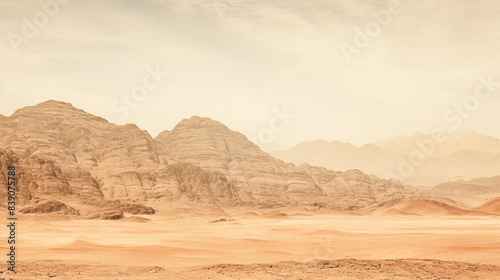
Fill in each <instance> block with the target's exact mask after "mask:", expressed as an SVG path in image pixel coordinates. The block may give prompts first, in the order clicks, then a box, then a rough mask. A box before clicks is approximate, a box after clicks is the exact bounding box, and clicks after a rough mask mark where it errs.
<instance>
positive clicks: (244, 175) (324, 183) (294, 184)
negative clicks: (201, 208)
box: [0, 101, 412, 214]
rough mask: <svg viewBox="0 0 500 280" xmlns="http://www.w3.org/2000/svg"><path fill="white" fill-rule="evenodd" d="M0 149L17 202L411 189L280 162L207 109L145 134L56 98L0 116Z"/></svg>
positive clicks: (230, 199)
mask: <svg viewBox="0 0 500 280" xmlns="http://www.w3.org/2000/svg"><path fill="white" fill-rule="evenodd" d="M0 149H1V150H0V168H1V170H2V172H3V173H1V174H2V176H0V184H2V185H5V184H6V176H5V174H6V173H5V172H6V167H7V166H8V165H10V164H14V165H16V168H17V174H18V186H17V188H18V195H19V199H20V203H21V204H27V203H30V202H33V201H35V200H41V201H42V200H53V199H57V201H60V202H63V203H67V202H68V203H67V204H68V205H71V206H72V207H75V208H76V209H77V210H80V209H79V208H78V207H79V205H85V207H92V208H94V209H95V210H96V211H94V212H99V211H97V210H100V211H104V210H105V211H107V210H110V211H111V210H113V211H122V212H125V213H131V214H154V212H155V210H154V209H152V208H151V207H148V206H145V205H147V204H148V202H149V201H152V200H161V201H164V203H169V202H173V201H178V200H180V199H188V200H191V201H195V202H199V203H207V204H213V205H222V206H228V207H230V206H239V205H258V206H259V207H273V206H274V207H275V206H279V205H292V206H293V205H306V206H307V205H315V203H316V205H318V203H321V205H326V206H328V207H331V208H342V209H347V208H355V209H357V208H360V207H365V206H368V205H371V204H374V203H377V202H381V201H384V200H386V199H387V198H389V197H407V196H411V195H412V190H411V189H408V188H406V187H404V186H402V185H401V184H398V183H394V182H391V181H386V180H381V179H379V178H377V177H375V176H368V175H365V174H363V173H362V172H359V171H349V172H344V173H343V172H335V171H331V170H327V169H325V168H318V167H312V166H301V167H297V166H295V165H294V164H290V163H285V162H283V161H281V160H278V159H276V158H274V157H273V156H271V155H270V154H268V153H265V152H263V151H262V150H261V149H260V148H259V147H258V146H257V145H255V144H254V143H252V142H251V141H249V140H248V139H247V138H246V137H245V136H244V135H242V134H240V133H238V132H235V131H232V130H230V129H229V128H227V127H226V126H225V125H223V124H221V123H219V122H217V121H214V120H211V119H209V118H200V117H192V118H190V119H185V120H183V121H182V122H180V123H179V124H178V125H177V126H176V127H175V128H174V129H173V130H172V131H165V132H163V133H161V134H160V135H158V136H157V137H156V138H155V139H153V138H152V137H151V136H150V135H149V134H148V132H146V131H144V130H141V129H140V128H138V127H137V126H135V125H133V124H128V125H122V126H120V125H115V124H112V123H109V122H108V121H106V120H104V119H102V118H100V117H96V116H93V115H91V114H88V113H86V112H84V111H82V110H79V109H76V108H74V107H73V106H71V105H70V104H67V103H63V102H58V101H47V102H44V103H41V104H39V105H37V106H32V107H26V108H23V109H20V110H17V111H16V112H15V113H14V114H13V115H12V116H10V117H5V118H1V119H0ZM1 189H2V190H1V191H4V190H5V188H3V187H2V188H1ZM1 191H0V192H1ZM69 202H71V203H69ZM39 207H40V209H43V206H39Z"/></svg>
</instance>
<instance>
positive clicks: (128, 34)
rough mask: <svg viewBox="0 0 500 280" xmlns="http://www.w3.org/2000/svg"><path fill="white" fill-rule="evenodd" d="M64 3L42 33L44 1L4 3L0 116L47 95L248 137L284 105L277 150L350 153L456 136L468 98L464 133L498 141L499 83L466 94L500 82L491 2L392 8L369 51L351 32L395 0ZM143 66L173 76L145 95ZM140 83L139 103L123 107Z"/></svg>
mask: <svg viewBox="0 0 500 280" xmlns="http://www.w3.org/2000/svg"><path fill="white" fill-rule="evenodd" d="M54 1H55V0H41V2H42V3H45V2H52V3H55V2H54ZM65 1H66V2H69V3H66V4H58V5H57V7H55V6H54V5H52V6H50V7H49V9H48V11H49V12H50V11H54V12H53V13H52V12H50V15H49V16H47V18H48V23H47V24H45V23H44V15H47V12H45V11H44V9H43V8H42V7H41V6H40V4H39V3H40V2H39V0H2V1H0V34H2V37H1V39H0V76H1V82H0V83H1V85H0V86H1V88H0V113H1V114H3V115H10V114H12V113H13V112H14V111H15V110H16V109H18V108H21V107H24V106H28V105H34V104H37V103H40V102H43V101H45V100H48V99H56V100H61V101H65V102H70V103H72V104H73V105H74V106H75V107H78V108H81V109H84V110H86V111H87V112H89V113H92V114H95V115H99V116H102V117H104V118H106V119H108V120H109V121H111V122H114V123H118V124H125V123H136V124H137V125H138V126H139V127H141V128H143V129H146V130H148V131H149V132H150V133H151V135H152V136H153V137H155V136H156V135H157V134H158V133H159V132H161V131H163V130H165V129H167V130H171V129H172V128H173V127H174V126H175V124H177V123H178V122H179V121H181V120H182V119H184V118H187V117H190V116H192V115H199V116H206V117H211V118H213V119H216V120H218V121H221V122H223V123H224V124H226V125H227V126H229V127H230V128H231V129H233V130H237V131H240V132H242V133H244V134H245V135H247V136H248V137H249V138H254V137H257V135H258V134H259V133H260V132H262V131H264V130H265V129H266V128H273V126H270V125H269V122H270V121H271V120H273V116H274V113H273V110H274V111H275V110H282V109H283V108H285V107H286V108H287V110H288V112H289V113H291V114H293V115H294V116H295V118H294V119H293V120H291V121H290V123H289V124H288V125H287V126H286V128H284V130H280V131H275V132H273V133H274V139H275V141H276V142H278V143H281V144H285V145H294V144H297V143H299V142H302V141H305V140H315V139H320V138H323V139H326V140H342V141H346V142H351V143H353V144H358V145H359V144H362V143H365V142H371V141H374V140H378V139H379V138H384V137H388V136H394V135H398V134H412V133H414V132H415V131H417V130H421V131H424V132H430V131H432V130H433V129H435V128H445V129H452V128H454V126H457V125H458V123H459V122H458V119H457V116H458V113H453V112H452V113H450V112H448V110H450V109H453V106H454V104H460V103H463V102H464V101H467V102H469V105H468V106H469V107H470V108H474V110H473V111H471V112H469V111H466V112H465V113H466V115H467V117H460V118H462V120H463V123H462V122H460V125H462V126H467V127H471V128H472V129H474V130H477V131H478V132H481V133H484V134H491V135H494V136H496V137H500V128H499V127H500V126H499V120H500V118H499V115H500V113H499V112H500V111H499V108H500V85H499V86H498V87H496V89H497V91H496V92H493V94H491V96H489V97H488V98H484V99H485V100H479V101H478V102H477V104H475V101H474V97H473V96H474V92H475V89H476V87H478V86H479V85H480V82H479V80H478V78H479V77H481V76H484V77H488V76H489V75H491V77H492V79H493V80H494V81H498V82H500V32H499V31H498V28H499V26H500V17H499V14H500V2H498V1H495V0H491V1H481V0H460V1H457V0H444V1H436V0H424V1H405V0H401V1H400V2H399V7H400V8H399V12H398V13H392V14H391V19H390V20H387V17H385V18H383V20H385V21H384V22H382V23H383V24H382V25H383V26H382V27H381V28H380V30H379V32H378V34H371V35H372V37H368V38H369V44H367V45H366V46H365V45H362V44H357V45H356V44H355V42H354V39H355V36H356V35H357V34H358V33H357V32H356V28H359V29H361V30H364V29H365V27H367V26H368V27H372V28H375V29H372V30H374V31H373V32H375V33H377V29H376V26H375V25H374V23H375V22H376V21H375V17H374V15H373V14H374V13H375V14H380V13H381V11H387V10H388V8H387V7H388V5H389V4H388V3H390V2H391V1H353V0H341V1H324V0H315V1H307V0H301V1H297V0H290V1H281V0H276V1H254V0H239V1H238V0H230V1H228V0H224V1H211V0H204V1H201V0H200V1H198V0H192V1H186V0H172V1H163V0H141V1H137V0H100V1H96V0H85V1H83V0H72V1H68V0H65ZM61 2H63V1H62V0H61ZM393 5H395V6H398V5H396V4H393ZM401 9H402V10H401ZM45 10H47V9H45ZM383 13H384V14H385V15H386V14H387V12H383ZM33 16H35V19H33ZM24 19H26V20H27V21H28V22H29V23H27V22H26V21H25V20H24ZM32 24H33V25H34V26H35V28H36V29H38V30H35V31H33V30H31V29H30V28H29V27H30V26H31V25H32ZM374 26H375V27H374ZM378 26H381V24H379V25H378ZM31 27H33V26H31ZM23 28H24V35H23ZM28 31H31V33H30V32H28ZM364 32H366V31H364ZM26 35H28V36H26ZM358 43H359V42H358ZM346 44H349V45H351V46H352V47H355V48H357V50H358V51H357V52H356V53H354V54H352V55H351V56H350V58H351V61H350V62H349V61H348V60H347V59H346V56H345V55H344V54H343V52H342V48H341V46H346ZM14 45H17V47H18V52H17V53H16V52H15V51H14V49H15V48H14ZM351 50H352V49H351ZM148 67H152V68H156V67H159V69H160V70H161V71H164V72H169V76H168V77H167V78H164V80H163V82H162V83H160V85H159V87H152V86H151V85H154V80H151V79H149V78H148V75H149V74H148V71H147V70H146V69H147V68H148ZM144 79H146V80H147V81H148V83H147V85H148V87H149V88H150V89H149V90H146V94H143V95H142V96H141V97H144V100H143V101H140V102H135V101H134V106H135V105H137V107H136V108H131V107H132V105H125V104H127V103H125V102H124V101H123V99H122V97H123V96H129V97H130V96H132V95H131V93H132V91H133V90H138V88H137V86H141V85H142V84H143V80H144ZM483 90H486V89H485V88H484V89H483ZM136 92H139V91H136ZM483 93H484V91H483ZM135 96H138V95H135ZM477 100H478V99H477V98H476V101H477ZM128 104H130V103H128ZM113 106H114V108H115V109H112V108H113ZM123 106H126V107H128V108H130V109H131V110H130V113H129V114H124V113H123V112H124V109H123V108H124V107H123ZM476 107H477V108H476ZM445 113H448V114H447V116H448V121H445V120H444V119H443V114H445ZM452 120H453V121H452ZM278 124H279V123H278ZM279 127H280V128H283V127H282V126H281V125H280V126H279ZM268 132H269V131H268Z"/></svg>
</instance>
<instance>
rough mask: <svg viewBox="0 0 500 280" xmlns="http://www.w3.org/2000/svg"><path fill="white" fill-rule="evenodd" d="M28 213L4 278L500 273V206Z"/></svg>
mask: <svg viewBox="0 0 500 280" xmlns="http://www.w3.org/2000/svg"><path fill="white" fill-rule="evenodd" d="M19 220H20V221H19V226H18V236H19V237H18V244H19V245H18V246H19V248H20V249H19V252H18V259H19V260H20V261H19V264H18V273H17V274H16V275H14V276H12V274H7V273H6V275H4V278H3V279H10V278H9V277H12V279H30V280H31V279H33V280H34V279H68V280H72V279H500V258H498V255H499V254H500V218H499V217H498V216H495V215H479V216H465V215H449V216H420V215H391V214H373V213H372V214H367V213H357V212H344V213H341V212H312V211H296V210H294V209H284V208H282V209H272V210H269V209H265V210H255V209H242V208H241V209H219V208H212V207H204V208H203V207H196V206H189V207H185V208H183V207H181V206H179V207H177V208H172V209H169V210H164V211H163V212H161V213H159V214H157V215H153V216H151V215H127V217H125V218H124V219H121V220H116V221H113V220H111V221H109V220H88V219H75V218H70V217H66V216H57V215H20V217H19ZM5 243H6V242H4V243H2V246H1V247H2V248H0V249H2V250H4V249H6V244H5ZM1 268H2V271H3V270H4V269H6V265H5V264H4V263H2V266H1Z"/></svg>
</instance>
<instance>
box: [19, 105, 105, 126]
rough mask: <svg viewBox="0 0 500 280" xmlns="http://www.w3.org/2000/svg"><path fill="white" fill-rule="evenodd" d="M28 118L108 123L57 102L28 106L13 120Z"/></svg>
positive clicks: (20, 110) (71, 106)
mask: <svg viewBox="0 0 500 280" xmlns="http://www.w3.org/2000/svg"><path fill="white" fill-rule="evenodd" d="M22 116H25V117H26V116H27V117H30V118H38V119H47V118H49V119H50V118H56V119H68V118H84V119H88V120H98V121H101V122H108V121H107V120H105V119H103V118H102V117H99V116H95V115H93V114H90V113H87V112H85V111H84V110H82V109H78V108H76V107H74V106H73V105H71V103H66V102H62V101H57V100H47V101H45V102H42V103H39V104H37V105H34V106H27V107H24V108H21V109H18V110H16V111H15V112H14V114H12V117H13V118H17V117H22Z"/></svg>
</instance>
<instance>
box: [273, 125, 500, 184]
mask: <svg viewBox="0 0 500 280" xmlns="http://www.w3.org/2000/svg"><path fill="white" fill-rule="evenodd" d="M271 154H272V155H274V156H275V157H277V158H280V159H282V160H284V161H289V162H293V163H295V164H302V163H308V164H312V165H318V166H324V167H326V168H329V169H333V170H339V171H346V170H349V169H354V168H356V169H359V170H361V171H363V172H365V173H368V174H375V175H377V176H379V177H381V178H385V179H397V180H400V181H401V182H403V183H405V184H410V185H415V186H434V185H437V184H440V183H443V182H448V181H454V180H470V179H473V178H478V177H493V176H498V175H500V139H497V138H495V137H492V136H485V135H481V134H478V133H476V132H474V131H472V130H470V129H464V130H460V131H456V132H453V133H443V134H438V133H433V134H424V133H421V132H418V133H415V134H413V135H411V136H398V137H394V138H389V139H384V140H381V141H377V142H376V143H374V144H366V145H363V146H361V147H356V146H353V145H351V144H348V143H343V142H339V141H334V142H326V141H324V140H318V141H313V142H304V143H301V144H299V145H297V146H295V147H292V148H290V149H287V150H282V151H274V152H271Z"/></svg>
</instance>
